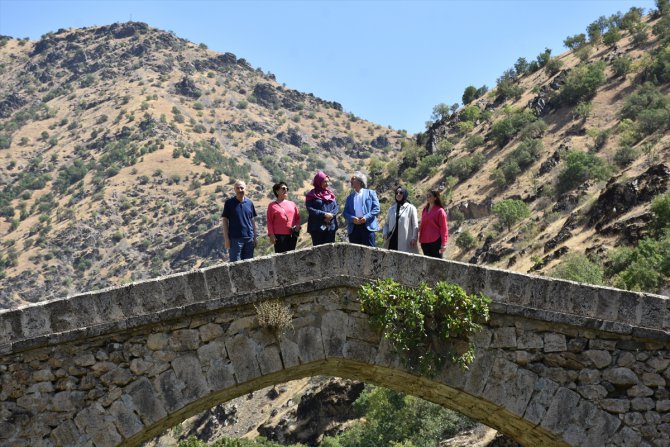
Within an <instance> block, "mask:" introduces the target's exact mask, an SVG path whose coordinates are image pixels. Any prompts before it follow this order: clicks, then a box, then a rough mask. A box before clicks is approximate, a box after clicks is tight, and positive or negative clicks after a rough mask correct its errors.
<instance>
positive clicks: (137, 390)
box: [124, 377, 167, 425]
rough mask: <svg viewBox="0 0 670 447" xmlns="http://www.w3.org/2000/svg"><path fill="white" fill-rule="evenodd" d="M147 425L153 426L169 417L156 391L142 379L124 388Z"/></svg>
mask: <svg viewBox="0 0 670 447" xmlns="http://www.w3.org/2000/svg"><path fill="white" fill-rule="evenodd" d="M124 391H125V393H127V394H128V395H129V396H130V398H131V400H132V402H133V405H134V406H135V408H136V409H137V413H138V414H139V415H140V418H141V419H142V422H143V423H144V424H145V425H151V424H153V423H155V422H158V421H159V420H161V419H163V418H164V417H165V416H167V412H166V411H165V408H164V406H163V404H162V403H161V401H160V400H158V398H157V397H156V390H155V389H154V388H153V387H152V386H151V383H150V382H149V380H148V379H146V378H144V377H142V378H139V379H137V380H135V381H134V382H132V383H131V384H129V385H127V386H126V387H125V388H124Z"/></svg>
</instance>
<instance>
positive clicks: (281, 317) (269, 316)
mask: <svg viewBox="0 0 670 447" xmlns="http://www.w3.org/2000/svg"><path fill="white" fill-rule="evenodd" d="M254 309H256V319H257V320H258V324H259V325H260V326H261V327H265V328H268V329H270V330H271V331H272V332H273V333H274V334H275V335H276V336H277V337H279V336H280V335H281V334H283V333H284V331H286V330H287V329H289V328H293V325H292V324H291V320H292V319H293V313H291V308H290V307H289V306H287V305H284V304H282V303H281V302H280V301H278V300H270V301H263V302H261V303H259V304H258V305H256V304H254Z"/></svg>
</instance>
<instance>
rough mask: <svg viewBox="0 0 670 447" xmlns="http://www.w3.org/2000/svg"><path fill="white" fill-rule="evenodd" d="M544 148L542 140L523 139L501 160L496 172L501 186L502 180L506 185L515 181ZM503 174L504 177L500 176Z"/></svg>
mask: <svg viewBox="0 0 670 447" xmlns="http://www.w3.org/2000/svg"><path fill="white" fill-rule="evenodd" d="M541 150H542V141H541V140H533V139H528V140H524V141H522V142H521V143H520V144H519V145H518V146H517V147H516V148H515V149H514V150H513V151H512V152H510V153H509V155H507V156H506V157H505V158H504V160H503V161H502V162H501V164H500V166H499V167H498V168H497V169H496V171H498V172H494V174H493V176H494V180H495V181H496V183H498V185H499V186H503V185H502V184H500V182H501V180H502V181H503V184H504V185H509V184H512V183H514V181H515V180H516V178H517V176H518V175H519V174H520V173H521V172H523V171H525V170H526V169H528V167H530V166H531V165H532V164H533V163H534V162H535V160H537V159H538V157H539V156H540V151H541ZM500 174H502V178H501V177H500Z"/></svg>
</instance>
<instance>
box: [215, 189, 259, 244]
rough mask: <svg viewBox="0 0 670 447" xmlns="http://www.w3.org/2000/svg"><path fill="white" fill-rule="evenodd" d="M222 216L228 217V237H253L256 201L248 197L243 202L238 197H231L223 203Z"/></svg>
mask: <svg viewBox="0 0 670 447" xmlns="http://www.w3.org/2000/svg"><path fill="white" fill-rule="evenodd" d="M221 216H222V217H225V218H227V219H228V237H229V238H231V239H253V238H254V217H256V208H254V203H253V202H252V201H251V200H249V199H247V198H246V197H245V198H244V200H242V201H241V202H240V201H239V200H237V197H231V198H230V199H228V200H226V202H225V203H224V204H223V213H222V214H221Z"/></svg>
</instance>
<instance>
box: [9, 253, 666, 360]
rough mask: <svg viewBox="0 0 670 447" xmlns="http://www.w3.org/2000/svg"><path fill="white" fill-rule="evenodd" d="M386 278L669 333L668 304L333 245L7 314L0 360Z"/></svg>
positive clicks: (594, 322) (532, 314)
mask: <svg viewBox="0 0 670 447" xmlns="http://www.w3.org/2000/svg"><path fill="white" fill-rule="evenodd" d="M389 277H390V278H394V279H396V280H397V281H399V282H401V283H403V284H406V285H416V284H418V283H419V282H421V281H425V282H427V283H429V284H430V283H435V282H437V281H440V280H444V281H449V282H453V283H456V284H458V285H460V286H461V287H463V288H464V289H465V290H467V291H468V292H469V293H478V292H481V293H484V294H485V295H488V296H489V297H491V299H492V300H493V304H492V311H493V312H499V313H507V314H513V315H519V316H521V317H528V318H535V319H540V320H547V321H554V322H559V323H565V324H572V325H576V326H584V325H587V326H588V327H591V328H593V329H600V330H605V331H611V332H617V333H624V334H631V335H633V336H638V337H651V338H655V339H658V338H665V339H667V334H668V329H669V328H670V309H669V307H668V303H669V300H668V298H667V297H664V296H660V295H653V294H645V293H635V292H628V291H623V290H618V289H613V288H607V287H598V286H591V285H586V284H579V283H574V282H570V281H563V280H557V279H551V278H544V277H539V276H530V275H525V274H520V273H513V272H509V271H505V270H500V269H495V268H489V267H482V266H477V265H472V264H464V263H460V262H455V261H446V260H439V259H434V258H428V257H425V256H420V255H412V254H406V253H400V252H395V251H389V250H383V249H377V248H369V247H362V246H358V245H352V244H344V243H339V244H329V245H322V246H319V247H313V248H308V249H302V250H297V251H294V252H289V253H284V254H281V255H271V256H264V257H259V258H255V259H253V260H249V261H242V262H237V263H224V264H220V265H217V266H214V267H209V268H205V269H200V270H196V271H190V272H185V273H179V274H173V275H170V276H164V277H160V278H155V279H152V280H148V281H143V282H137V283H133V284H129V285H125V286H120V287H114V288H108V289H103V290H98V291H92V292H87V293H83V294H79V295H75V296H70V297H66V298H63V299H58V300H54V301H49V302H43V303H37V304H33V305H29V306H25V307H22V308H18V309H11V310H3V311H0V355H1V354H8V353H11V352H16V351H18V350H23V349H29V348H30V347H33V346H39V345H43V344H51V343H56V342H62V341H66V340H69V339H75V338H80V337H82V336H85V337H89V336H96V335H102V334H105V333H109V332H113V331H119V330H124V329H128V328H132V327H137V326H140V325H144V324H151V323H158V322H160V321H166V320H170V319H174V318H179V317H182V316H184V315H193V314H197V313H201V312H207V311H209V310H214V309H221V308H225V307H228V306H239V305H244V304H249V303H253V302H258V301H262V300H265V299H268V298H277V297H284V296H291V295H296V294H300V293H305V292H310V291H314V290H324V289H328V288H333V287H358V286H359V285H360V284H362V283H365V282H367V281H370V280H373V279H377V278H389Z"/></svg>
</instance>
